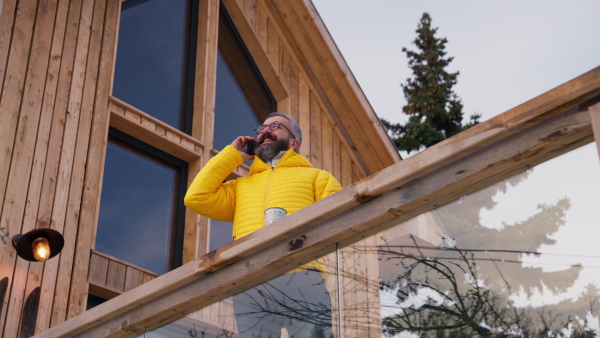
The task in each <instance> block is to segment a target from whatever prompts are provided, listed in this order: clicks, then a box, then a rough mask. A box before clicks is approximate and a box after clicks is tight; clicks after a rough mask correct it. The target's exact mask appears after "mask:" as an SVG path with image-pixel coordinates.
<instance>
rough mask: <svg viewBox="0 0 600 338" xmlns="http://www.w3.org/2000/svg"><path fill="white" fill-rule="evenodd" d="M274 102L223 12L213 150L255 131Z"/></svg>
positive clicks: (221, 16) (273, 105)
mask: <svg viewBox="0 0 600 338" xmlns="http://www.w3.org/2000/svg"><path fill="white" fill-rule="evenodd" d="M274 108H275V102H274V100H273V97H272V95H271V93H270V92H269V90H268V88H267V87H266V85H265V84H264V81H263V80H262V78H261V77H260V74H259V73H258V71H257V69H256V67H255V65H254V63H253V61H252V59H251V58H250V55H249V54H248V52H247V50H246V48H245V47H244V45H243V44H242V41H241V39H240V38H239V36H238V35H237V33H236V31H235V28H234V27H233V25H232V23H231V21H230V20H229V18H228V16H227V14H226V13H225V12H224V10H222V11H221V15H220V17H219V51H218V59H217V89H216V101H215V132H214V135H215V136H214V149H217V150H221V149H223V148H224V147H225V146H226V145H228V144H231V141H233V140H234V139H235V138H236V137H238V136H241V135H249V136H254V135H255V134H256V133H255V132H254V127H256V126H257V125H258V124H259V123H260V122H262V121H263V120H264V118H265V117H266V116H267V115H268V114H269V113H270V112H271V111H272V110H274Z"/></svg>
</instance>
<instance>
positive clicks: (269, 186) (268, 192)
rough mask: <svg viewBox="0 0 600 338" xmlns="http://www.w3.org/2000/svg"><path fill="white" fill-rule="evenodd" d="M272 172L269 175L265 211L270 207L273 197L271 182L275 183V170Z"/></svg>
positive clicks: (272, 169)
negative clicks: (270, 198)
mask: <svg viewBox="0 0 600 338" xmlns="http://www.w3.org/2000/svg"><path fill="white" fill-rule="evenodd" d="M270 170H271V172H270V173H269V183H268V184H267V196H266V198H265V210H267V208H268V207H269V197H270V195H271V182H272V181H273V172H274V171H275V168H270Z"/></svg>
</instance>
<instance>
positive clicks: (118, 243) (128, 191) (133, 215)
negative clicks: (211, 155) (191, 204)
mask: <svg viewBox="0 0 600 338" xmlns="http://www.w3.org/2000/svg"><path fill="white" fill-rule="evenodd" d="M111 135H112V136H111V137H110V138H109V143H108V145H107V150H106V163H105V167H104V179H103V183H102V196H101V201H100V215H99V220H98V230H97V234H96V244H95V249H96V250H98V251H100V252H103V253H105V254H108V255H110V256H113V257H116V258H118V259H121V260H124V261H126V262H129V263H132V264H135V265H137V266H139V267H142V268H145V269H148V270H150V271H153V272H156V273H159V274H163V273H166V272H167V271H169V270H170V269H171V268H174V267H176V266H178V265H180V264H181V254H180V251H181V243H182V239H181V238H180V237H181V231H180V230H179V229H180V228H182V221H183V218H182V217H181V211H180V209H181V206H180V205H181V203H179V201H180V200H181V199H182V196H180V194H181V191H182V189H181V187H180V184H181V182H180V177H186V175H185V174H183V175H182V171H184V170H185V168H186V165H185V164H184V163H183V162H181V161H177V160H176V159H173V158H169V159H170V160H172V161H173V162H174V163H177V165H175V164H173V162H167V161H166V160H165V158H166V157H168V155H166V154H164V153H161V152H159V151H158V150H155V149H153V148H150V147H148V149H149V150H153V151H154V155H153V154H151V153H149V152H147V151H144V150H142V149H140V148H137V147H134V146H132V145H131V144H129V143H125V142H124V141H123V140H124V139H128V138H127V137H126V136H125V135H123V134H121V133H118V132H117V131H114V130H112V131H111ZM115 136H118V137H115ZM128 140H130V139H128ZM159 156H160V157H159ZM161 157H162V158H161ZM178 230H179V232H178Z"/></svg>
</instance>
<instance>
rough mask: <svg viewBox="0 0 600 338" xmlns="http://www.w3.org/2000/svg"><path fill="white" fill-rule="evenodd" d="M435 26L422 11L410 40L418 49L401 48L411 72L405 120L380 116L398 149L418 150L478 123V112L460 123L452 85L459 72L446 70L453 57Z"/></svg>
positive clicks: (457, 104)
mask: <svg viewBox="0 0 600 338" xmlns="http://www.w3.org/2000/svg"><path fill="white" fill-rule="evenodd" d="M436 31H437V28H432V27H431V17H430V16H429V14H427V13H423V17H422V18H421V21H420V23H419V26H418V29H417V30H416V32H417V38H416V39H415V40H414V41H413V43H414V44H415V45H416V47H417V49H418V51H417V52H415V51H409V50H407V49H406V48H403V49H402V51H403V52H405V53H406V55H407V57H408V64H409V67H410V68H411V69H412V71H413V76H412V77H411V78H409V79H408V80H407V83H406V84H405V85H402V89H403V91H404V96H405V97H406V100H407V102H408V103H407V105H406V106H404V107H403V108H402V111H403V112H404V113H405V114H407V115H409V116H410V117H409V120H408V122H407V123H406V124H404V125H401V124H399V123H397V124H392V123H390V122H388V121H387V120H385V119H382V123H383V125H384V127H385V128H386V129H387V130H388V132H389V133H390V136H391V137H392V140H393V141H394V143H395V144H396V147H397V148H398V150H404V151H407V152H409V153H410V152H412V151H419V150H420V149H421V148H422V147H423V146H424V147H425V148H427V147H430V146H432V145H434V144H436V143H438V142H440V141H443V140H445V139H446V138H449V137H451V136H453V135H455V134H458V133H459V132H461V131H463V130H465V129H467V128H470V127H471V126H473V125H475V124H477V123H479V118H480V115H472V116H471V122H470V123H468V124H466V125H462V124H461V123H462V119H463V111H462V110H463V105H462V103H461V101H460V98H459V97H458V96H457V95H456V94H455V93H454V92H453V90H452V87H453V86H454V85H455V84H456V83H457V76H458V74H459V72H456V73H449V72H448V71H446V69H445V68H446V67H447V66H448V65H449V64H450V62H451V61H452V60H453V58H452V57H446V52H445V48H446V43H447V42H448V40H447V39H446V38H442V39H438V38H436V37H435V33H436Z"/></svg>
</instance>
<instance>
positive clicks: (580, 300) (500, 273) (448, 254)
mask: <svg viewBox="0 0 600 338" xmlns="http://www.w3.org/2000/svg"><path fill="white" fill-rule="evenodd" d="M598 169H599V168H598V159H597V154H596V149H595V144H590V145H587V146H585V147H582V148H580V149H577V150H575V151H572V152H570V153H567V154H565V155H563V156H561V157H558V158H556V159H554V160H551V161H549V162H546V163H544V164H542V165H539V166H537V167H535V168H533V169H532V170H529V171H527V172H524V173H521V174H519V175H516V176H514V177H512V178H510V179H507V180H505V181H503V182H500V183H497V184H495V185H493V186H490V187H488V188H486V189H483V190H481V191H478V192H477V193H474V194H472V195H469V196H465V197H462V198H460V199H459V200H457V201H455V202H453V203H450V204H448V205H446V206H444V207H441V208H439V209H437V210H435V212H434V213H433V214H431V215H430V216H431V217H430V218H429V220H428V222H427V223H426V224H422V226H423V227H426V228H429V229H430V230H431V232H433V233H437V234H438V235H437V238H435V237H436V236H433V237H431V238H430V239H429V240H424V238H425V237H424V236H423V235H422V234H423V232H421V234H420V235H414V234H413V233H411V234H405V236H404V238H405V239H404V243H397V242H398V238H397V237H396V238H391V237H390V238H388V237H386V236H385V234H383V235H382V234H380V235H378V237H379V238H383V239H384V240H382V241H380V243H379V246H378V249H377V251H378V254H379V257H380V264H379V267H380V269H381V272H380V278H381V287H382V291H381V295H380V297H381V304H382V308H381V309H382V329H383V332H384V333H385V335H386V336H400V335H402V334H407V333H409V332H412V333H414V334H417V335H418V336H420V335H429V334H430V333H431V334H433V333H434V332H435V334H436V335H439V336H444V337H451V336H452V337H454V336H473V335H480V336H485V335H514V336H535V337H537V336H549V335H553V336H556V335H558V334H559V333H561V334H565V335H566V336H567V337H584V336H585V337H588V336H594V332H595V333H596V334H598V333H600V331H599V330H600V328H599V327H598V318H600V304H599V303H598V301H599V300H600V293H599V290H600V289H599V287H600V284H599V283H598V281H599V280H600V270H599V267H600V255H599V254H598V251H597V248H596V244H595V241H596V240H595V239H596V238H597V237H598V235H599V234H600V229H599V228H598V227H597V226H594V223H596V222H595V219H596V217H595V215H596V209H597V198H596V197H595V192H596V191H600V178H599V177H598ZM440 230H441V231H440ZM445 235H449V236H451V237H452V238H453V239H454V240H455V241H456V247H454V248H452V247H449V246H450V245H448V243H447V242H445V241H443V240H442V237H443V236H445ZM395 241H396V243H395ZM407 241H409V242H408V243H406V242H407ZM440 245H445V247H446V248H445V249H441V248H440Z"/></svg>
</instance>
